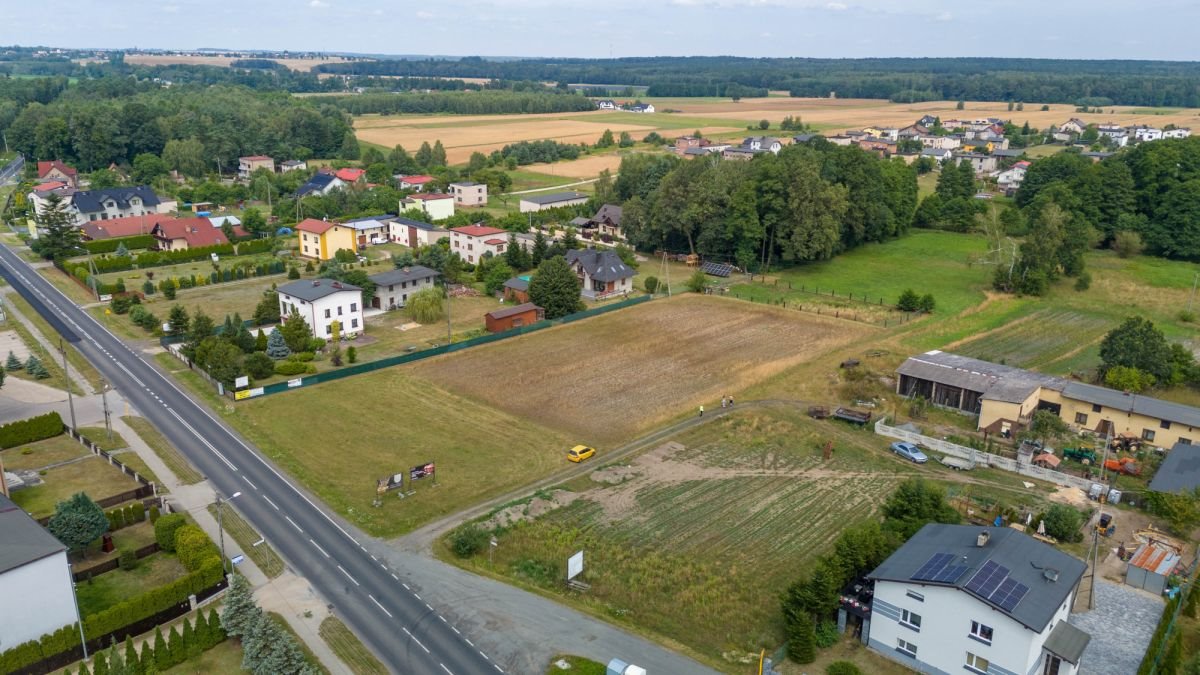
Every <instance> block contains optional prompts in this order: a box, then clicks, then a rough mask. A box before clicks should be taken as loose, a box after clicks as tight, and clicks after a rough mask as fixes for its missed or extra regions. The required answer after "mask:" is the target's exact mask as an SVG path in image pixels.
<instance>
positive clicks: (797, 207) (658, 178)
mask: <svg viewBox="0 0 1200 675" xmlns="http://www.w3.org/2000/svg"><path fill="white" fill-rule="evenodd" d="M602 189H603V190H605V191H608V190H609V188H608V187H607V186H602V185H598V186H597V192H598V195H599V193H600V191H601V190H602ZM611 193H612V196H613V197H614V198H615V199H617V200H619V201H622V202H623V203H624V216H623V222H622V226H623V228H624V229H625V231H626V235H627V236H628V237H629V238H630V241H631V242H632V243H634V244H635V245H636V246H637V247H638V248H642V249H648V250H655V249H659V248H663V249H666V250H672V251H680V250H687V251H691V252H696V253H700V254H701V255H703V256H704V257H705V258H707V259H712V260H726V261H731V262H734V263H736V264H737V265H738V266H739V267H741V268H743V269H765V268H769V267H770V265H771V264H773V263H775V262H778V261H784V262H794V263H798V262H810V261H816V260H826V259H829V258H831V257H833V256H834V255H837V254H838V253H840V252H843V251H846V250H849V249H852V248H855V247H857V246H859V245H862V244H864V243H867V242H872V241H884V240H886V239H889V238H892V237H895V236H898V235H901V234H903V233H904V232H905V231H907V230H908V228H909V226H910V225H911V224H912V219H913V214H914V212H915V210H916V206H917V179H916V171H915V170H914V169H913V168H912V167H909V166H907V165H906V164H904V162H903V161H902V160H883V159H879V158H878V157H876V156H875V155H873V154H870V153H867V152H865V151H863V150H861V149H859V148H857V147H843V146H836V145H833V144H831V143H827V142H817V143H814V144H802V145H791V146H788V147H786V148H784V149H783V150H782V151H781V152H780V153H779V155H778V156H776V155H772V154H770V153H764V154H763V155H760V156H758V157H756V158H755V159H754V160H753V161H750V162H734V161H725V160H721V159H718V158H716V157H708V158H699V159H696V160H691V161H683V160H680V159H679V158H677V157H675V156H673V155H631V156H628V157H626V158H625V159H623V160H622V162H621V167H620V174H619V176H618V178H617V179H616V181H614V182H613V184H612V187H611ZM598 199H599V196H598Z"/></svg>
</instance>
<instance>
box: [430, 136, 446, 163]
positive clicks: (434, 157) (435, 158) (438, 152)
mask: <svg viewBox="0 0 1200 675" xmlns="http://www.w3.org/2000/svg"><path fill="white" fill-rule="evenodd" d="M429 163H430V165H432V166H446V147H445V146H443V145H442V142H441V141H440V140H439V141H434V143H433V150H432V152H431V153H430V156H429Z"/></svg>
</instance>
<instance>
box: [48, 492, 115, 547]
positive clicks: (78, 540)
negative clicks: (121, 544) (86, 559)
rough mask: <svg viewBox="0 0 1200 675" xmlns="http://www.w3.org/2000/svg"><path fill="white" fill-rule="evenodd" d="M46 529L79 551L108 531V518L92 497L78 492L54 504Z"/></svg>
mask: <svg viewBox="0 0 1200 675" xmlns="http://www.w3.org/2000/svg"><path fill="white" fill-rule="evenodd" d="M46 529H48V530H50V534H53V535H54V536H55V538H56V539H58V540H59V541H61V542H62V543H63V545H64V546H66V547H67V548H68V549H71V550H72V551H75V552H77V553H79V552H83V551H84V549H85V548H86V547H87V545H88V544H90V543H92V542H93V541H96V539H98V538H99V537H100V535H102V534H104V533H105V532H107V531H108V518H107V517H105V515H104V509H102V508H100V506H99V505H97V504H96V502H94V501H92V499H91V498H90V497H88V496H87V495H86V494H84V493H82V492H76V493H75V494H74V495H72V496H71V497H70V498H69V499H67V500H65V501H61V502H59V503H58V504H56V505H55V506H54V515H53V516H51V517H50V522H48V523H46Z"/></svg>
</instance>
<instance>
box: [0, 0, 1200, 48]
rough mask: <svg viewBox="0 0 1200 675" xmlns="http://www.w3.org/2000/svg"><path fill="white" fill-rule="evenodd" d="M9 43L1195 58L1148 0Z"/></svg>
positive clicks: (121, 9) (189, 11) (231, 19)
mask: <svg viewBox="0 0 1200 675" xmlns="http://www.w3.org/2000/svg"><path fill="white" fill-rule="evenodd" d="M0 7H2V8H3V11H2V12H0V14H3V19H2V20H0V44H21V45H50V46H58V47H76V46H77V47H107V48H114V47H142V48H167V49H172V48H174V49H192V48H199V47H216V48H227V49H271V50H282V49H291V50H305V49H309V50H317V51H341V52H358V53H384V54H438V55H483V56H579V57H606V56H609V55H612V56H617V57H620V56H653V55H714V54H732V55H737V56H813V57H866V56H1024V57H1045V58H1089V59H1095V58H1119V59H1169V60H1196V59H1200V42H1198V41H1196V40H1195V39H1194V35H1193V33H1194V29H1193V28H1192V27H1193V26H1194V25H1196V23H1197V20H1200V3H1196V2H1194V0H1143V1H1142V2H1139V3H1137V6H1136V8H1134V7H1132V6H1130V5H1128V3H1121V4H1117V3H1115V2H1112V0H1091V1H1088V0H1051V1H1049V2H1046V1H1044V0H1038V1H1033V0H1009V1H1008V2H970V1H969V0H956V1H953V2H951V1H949V0H432V1H430V2H423V3H416V2H407V1H405V0H399V1H397V0H72V1H71V2H69V3H67V4H66V5H63V6H61V7H58V8H56V9H52V10H49V11H48V10H47V7H48V5H46V3H41V2H32V1H28V0H0Z"/></svg>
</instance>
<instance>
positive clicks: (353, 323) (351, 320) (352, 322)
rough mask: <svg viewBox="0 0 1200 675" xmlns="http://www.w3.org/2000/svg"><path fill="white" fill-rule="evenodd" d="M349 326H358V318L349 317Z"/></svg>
mask: <svg viewBox="0 0 1200 675" xmlns="http://www.w3.org/2000/svg"><path fill="white" fill-rule="evenodd" d="M350 327H351V328H358V319H350Z"/></svg>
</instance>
